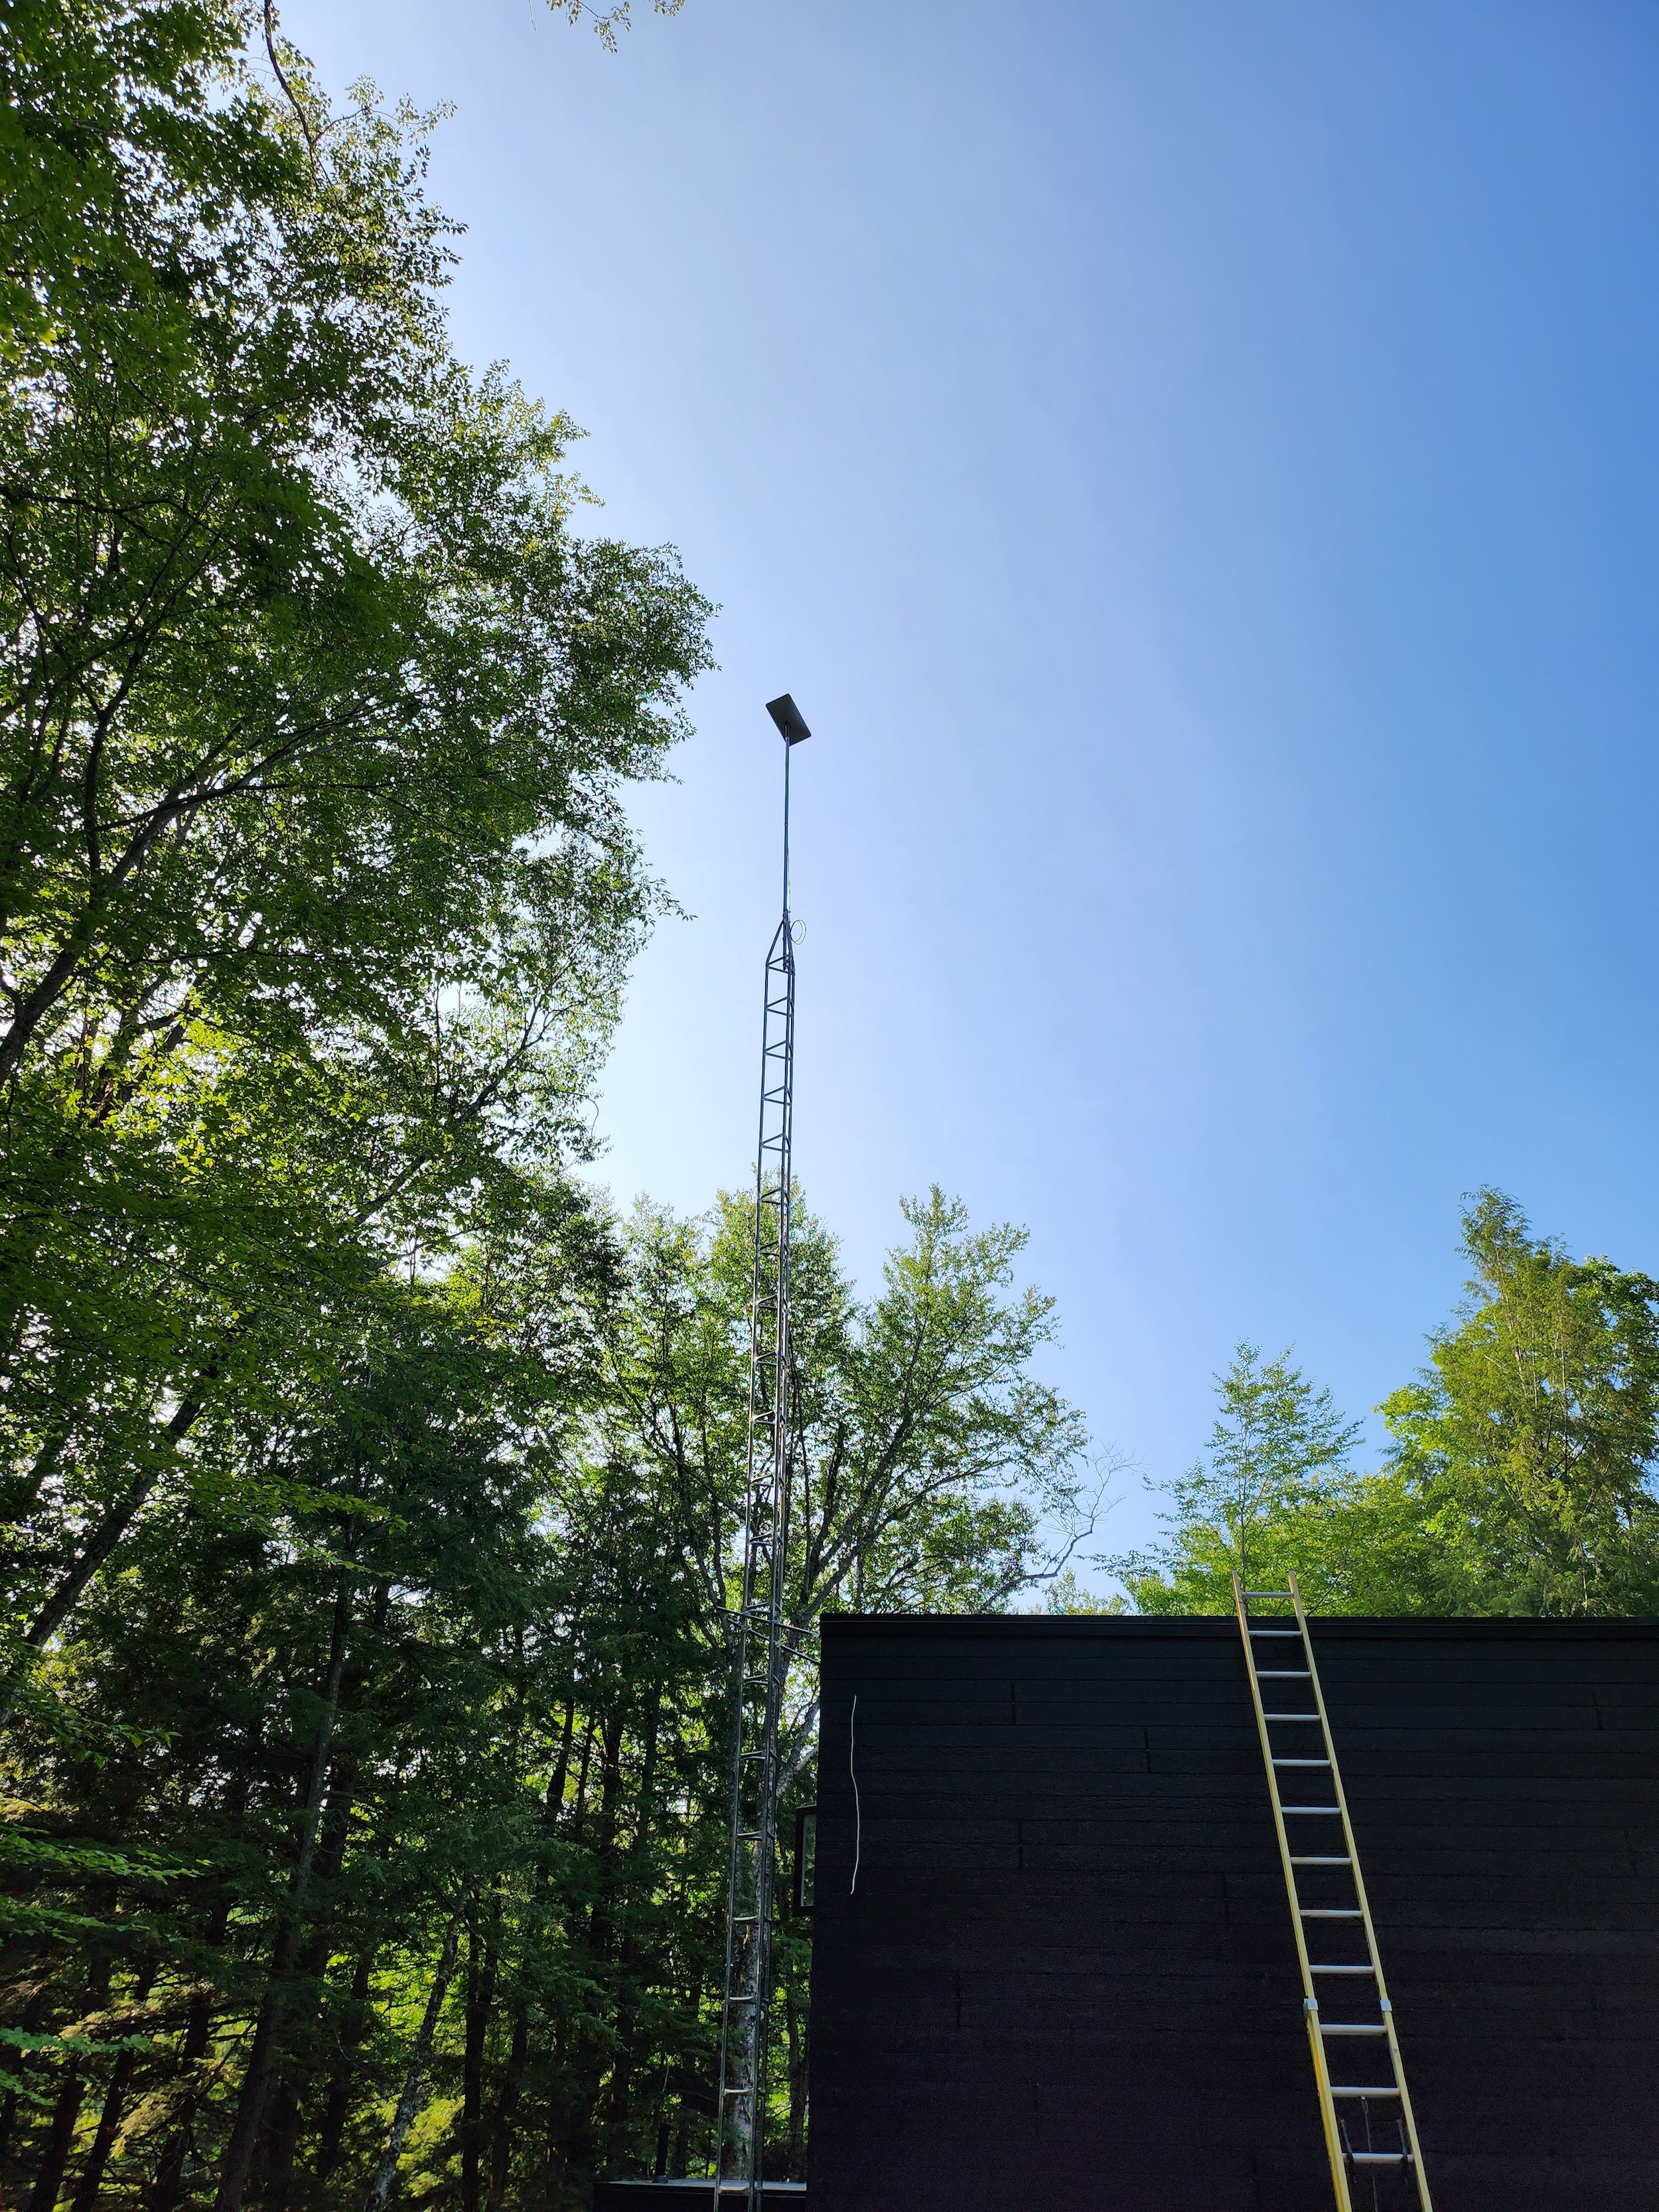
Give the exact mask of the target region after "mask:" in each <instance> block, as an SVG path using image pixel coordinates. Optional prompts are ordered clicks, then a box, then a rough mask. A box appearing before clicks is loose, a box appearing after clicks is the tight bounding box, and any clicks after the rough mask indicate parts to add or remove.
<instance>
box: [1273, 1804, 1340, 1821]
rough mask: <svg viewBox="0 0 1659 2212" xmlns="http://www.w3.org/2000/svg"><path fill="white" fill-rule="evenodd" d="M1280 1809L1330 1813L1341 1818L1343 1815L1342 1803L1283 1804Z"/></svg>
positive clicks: (1292, 1811)
mask: <svg viewBox="0 0 1659 2212" xmlns="http://www.w3.org/2000/svg"><path fill="white" fill-rule="evenodd" d="M1279 1811H1280V1812H1281V1813H1330V1814H1334V1815H1335V1817H1336V1818H1337V1819H1339V1820H1340V1818H1341V1816H1342V1808H1341V1807H1340V1805H1281V1806H1280V1807H1279Z"/></svg>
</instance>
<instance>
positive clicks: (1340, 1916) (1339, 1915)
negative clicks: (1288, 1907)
mask: <svg viewBox="0 0 1659 2212" xmlns="http://www.w3.org/2000/svg"><path fill="white" fill-rule="evenodd" d="M1297 1912H1298V1913H1299V1914H1300V1916H1301V1917H1302V1918H1303V1919H1304V1920H1363V1919H1364V1917H1365V1916H1364V1913H1363V1912H1362V1911H1360V1910H1359V1907H1358V1905H1298V1906H1297Z"/></svg>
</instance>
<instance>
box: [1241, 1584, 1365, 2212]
mask: <svg viewBox="0 0 1659 2212" xmlns="http://www.w3.org/2000/svg"><path fill="white" fill-rule="evenodd" d="M1233 1603H1234V1605H1235V1607H1237V1613H1238V1628H1239V1634H1240V1636H1241V1638H1243V1644H1244V1671H1245V1673H1246V1674H1248V1676H1249V1683H1250V1702H1251V1704H1252V1705H1254V1706H1255V1726H1256V1734H1257V1735H1258V1736H1259V1737H1260V1739H1261V1764H1262V1765H1263V1766H1264V1768H1265V1769H1266V1770H1267V1796H1268V1801H1269V1802H1270V1803H1271V1805H1272V1807H1273V1829H1274V1832H1275V1833H1276V1834H1277V1835H1278V1838H1279V1862H1280V1864H1281V1866H1282V1868H1283V1869H1284V1875H1285V1894H1286V1896H1287V1897H1288V1898H1289V1900H1290V1906H1291V1933H1292V1934H1293V1935H1294V1936H1295V1937H1296V1956H1297V1965H1298V1966H1300V1968H1301V1971H1302V2015H1303V2019H1304V2021H1305V2023H1306V2026H1307V2030H1308V2045H1309V2048H1310V2051H1311V2052H1312V2054H1313V2069H1314V2084H1315V2087H1316V2089H1317V2091H1318V2093H1319V2118H1320V2124H1321V2125H1322V2128H1323V2129H1324V2131H1325V2148H1326V2152H1327V2154H1328V2156H1329V2159H1330V2162H1331V2185H1332V2187H1333V2189H1334V2191H1335V2193H1336V2203H1337V2208H1338V2212H1353V2197H1352V2193H1351V2192H1350V2191H1349V2188H1348V2172H1347V2166H1346V2161H1345V2160H1344V2158H1343V2155H1342V2138H1341V2135H1340V2131H1339V2129H1338V2124H1337V2117H1336V2099H1335V2098H1334V2095H1333V2094H1332V2093H1331V2073H1330V2066H1329V2063H1328V2060H1327V2059H1326V2057H1325V2042H1324V2038H1323V2037H1322V2035H1321V2033H1320V2032H1319V1999H1318V1996H1316V1993H1315V1990H1314V1978H1313V1969H1312V1964H1311V1962H1310V1960H1309V1957H1308V1939H1307V1936H1306V1934H1305V1933H1304V1929H1303V1925H1302V1896H1301V1892H1300V1891H1299V1889H1298V1888H1297V1880H1296V1869H1295V1867H1294V1866H1293V1865H1292V1864H1291V1839H1290V1837H1289V1835H1288V1834H1287V1833H1286V1832H1285V1810H1284V1807H1283V1805H1282V1803H1281V1802H1280V1800H1279V1772H1278V1769H1277V1768H1276V1767H1275V1766H1274V1765H1273V1739H1272V1737H1271V1736H1270V1735H1268V1733H1267V1711H1266V1708H1265V1707H1264V1705H1262V1702H1261V1683H1260V1681H1259V1680H1257V1679H1256V1670H1255V1650H1254V1649H1253V1648H1252V1646H1251V1643H1250V1616H1249V1607H1248V1606H1247V1604H1246V1602H1245V1597H1244V1586H1243V1583H1241V1582H1240V1581H1239V1579H1238V1577H1237V1575H1235V1576H1234V1577H1233ZM1305 1640H1306V1639H1305V1638H1304V1642H1305Z"/></svg>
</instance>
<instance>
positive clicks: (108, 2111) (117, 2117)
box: [70, 1966, 157, 2212]
mask: <svg viewBox="0 0 1659 2212" xmlns="http://www.w3.org/2000/svg"><path fill="white" fill-rule="evenodd" d="M156 1972H157V1969H156V1968H155V1966H147V1967H146V1968H145V1969H144V1971H143V1973H142V1974H140V1976H139V1977H138V1983H137V1988H136V1989H135V1990H134V1991H133V2001H134V2002H135V2003H136V2004H143V2003H144V2002H145V2001H146V2000H147V1999H148V1997H149V1993H150V1990H151V1989H152V1988H153V1987H154V1985H155V1976H156ZM137 2063H138V2054H137V2051H118V2052H117V2053H116V2057H115V2069H114V2071H113V2072H112V2074H111V2075H110V2077H109V2087H108V2088H106V2090H105V2092H104V2105H103V2110H102V2111H101V2112H100V2113H99V2115H98V2131H97V2133H96V2134H95V2135H94V2136H93V2139H92V2148H91V2149H90V2150H89V2151H88V2153H87V2162H86V2164H85V2165H84V2166H82V2169H81V2174H80V2179H78V2180H77V2181H76V2185H75V2195H74V2197H73V2198H72V2199H71V2201H70V2212H93V2207H94V2205H95V2204H96V2203H97V2202H98V2191H99V2189H100V2185H102V2182H103V2179H104V2168H105V2167H106V2166H107V2165H108V2163H109V2154H110V2152H111V2150H112V2148H113V2146H114V2142H115V2131H116V2130H117V2129H118V2127H119V2126H120V2124H121V2113H122V2111H123V2108H124V2107H125V2104H126V2101H127V2091H128V2089H129V2088H130V2087H131V2083H132V2076H133V2073H134V2070H135V2069H136V2068H137Z"/></svg>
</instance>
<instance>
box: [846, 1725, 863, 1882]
mask: <svg viewBox="0 0 1659 2212" xmlns="http://www.w3.org/2000/svg"><path fill="white" fill-rule="evenodd" d="M858 1726H859V1701H858V1692H856V1691H854V1693H853V1711H852V1717H851V1718H850V1719H849V1720H848V1723H847V1771H848V1773H849V1774H850V1775H851V1776H852V1778H853V1880H852V1885H851V1887H849V1888H848V1893H847V1894H848V1896H849V1897H853V1896H855V1895H856V1894H857V1892H858V1886H859V1853H860V1851H861V1850H863V1848H864V1808H863V1807H862V1806H861V1805H860V1802H859V1778H858V1772H857V1770H856V1769H855V1767H854V1765H853V1755H854V1752H856V1750H857V1749H858V1740H859V1739H858Z"/></svg>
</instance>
